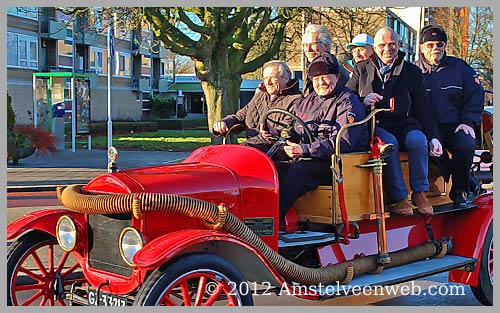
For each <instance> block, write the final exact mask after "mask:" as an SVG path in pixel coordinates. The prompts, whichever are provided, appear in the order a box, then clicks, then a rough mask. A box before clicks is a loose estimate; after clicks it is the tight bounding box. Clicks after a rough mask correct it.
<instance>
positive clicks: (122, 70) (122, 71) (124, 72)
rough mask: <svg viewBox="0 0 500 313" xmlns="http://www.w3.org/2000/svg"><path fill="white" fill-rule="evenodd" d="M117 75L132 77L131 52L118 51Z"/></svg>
mask: <svg viewBox="0 0 500 313" xmlns="http://www.w3.org/2000/svg"><path fill="white" fill-rule="evenodd" d="M115 60H116V63H115V75H116V76H122V77H130V53H124V52H116V58H115Z"/></svg>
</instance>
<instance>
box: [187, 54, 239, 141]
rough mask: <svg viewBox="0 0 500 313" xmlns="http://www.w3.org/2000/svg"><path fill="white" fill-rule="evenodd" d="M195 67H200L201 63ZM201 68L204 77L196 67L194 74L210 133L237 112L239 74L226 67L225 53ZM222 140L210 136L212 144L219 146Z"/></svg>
mask: <svg viewBox="0 0 500 313" xmlns="http://www.w3.org/2000/svg"><path fill="white" fill-rule="evenodd" d="M221 60H222V62H221ZM196 63H198V62H196ZM197 65H198V66H200V65H201V63H198V64H197ZM201 66H203V68H204V71H203V72H205V73H206V75H202V74H200V72H201V71H199V70H198V69H199V68H200V67H197V71H196V72H197V76H198V78H199V79H200V80H201V87H202V89H203V93H204V94H205V100H206V103H207V118H208V129H209V130H210V131H211V130H212V126H213V125H214V123H216V122H218V121H220V120H221V119H222V118H223V117H225V116H226V115H228V114H233V113H235V112H236V111H237V110H238V108H239V98H240V86H241V73H234V71H233V70H232V68H233V67H232V66H230V65H228V58H227V53H226V54H224V53H222V54H219V55H218V56H216V57H213V58H212V59H211V60H210V61H208V62H207V61H206V60H205V61H204V63H203V65H201ZM222 139H223V137H220V136H219V137H216V136H214V135H211V142H212V144H221V143H222Z"/></svg>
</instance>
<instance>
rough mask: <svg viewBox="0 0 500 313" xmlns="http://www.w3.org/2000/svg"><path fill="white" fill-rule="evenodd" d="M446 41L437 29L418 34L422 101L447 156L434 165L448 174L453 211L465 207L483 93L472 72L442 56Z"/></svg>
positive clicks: (468, 199)
mask: <svg viewBox="0 0 500 313" xmlns="http://www.w3.org/2000/svg"><path fill="white" fill-rule="evenodd" d="M447 41H448V38H447V36H446V32H445V31H444V29H443V28H442V27H441V26H438V25H427V26H425V27H424V28H423V29H422V30H421V32H420V57H419V60H418V61H417V62H416V65H417V66H418V67H420V69H421V70H422V74H423V80H424V85H425V89H426V100H427V102H429V103H431V105H432V110H433V112H434V116H435V118H436V120H437V122H438V130H439V135H440V139H441V142H442V144H443V148H445V149H447V150H448V151H450V152H451V154H452V159H451V161H450V160H449V158H448V154H447V153H443V155H442V156H441V157H440V158H439V159H436V160H434V161H436V163H437V164H438V166H439V168H440V170H441V173H442V174H443V177H444V178H445V179H446V180H448V179H449V175H450V174H451V179H452V187H451V192H450V198H451V200H453V203H454V205H455V207H464V206H467V205H468V204H469V203H470V202H471V201H472V200H473V197H474V194H472V193H471V192H470V186H469V172H470V168H471V166H472V160H473V157H474V149H475V147H476V142H475V138H476V135H475V133H474V127H475V126H476V125H478V124H479V123H480V121H481V113H482V111H483V106H484V90H483V87H482V86H481V82H480V81H479V78H478V75H477V74H476V72H475V71H474V70H473V69H472V68H471V67H470V66H469V65H468V64H467V63H466V62H465V61H463V60H462V59H459V58H456V57H452V56H448V55H446V45H447Z"/></svg>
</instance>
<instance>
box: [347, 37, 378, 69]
mask: <svg viewBox="0 0 500 313" xmlns="http://www.w3.org/2000/svg"><path fill="white" fill-rule="evenodd" d="M372 45H373V38H372V37H371V36H370V35H367V34H359V35H356V36H355V37H354V38H353V39H352V42H351V43H350V44H348V45H347V50H349V51H350V52H351V54H352V61H353V62H354V64H356V63H358V62H360V61H363V60H366V59H368V58H369V57H371V56H372V55H373V47H372ZM354 64H352V67H354Z"/></svg>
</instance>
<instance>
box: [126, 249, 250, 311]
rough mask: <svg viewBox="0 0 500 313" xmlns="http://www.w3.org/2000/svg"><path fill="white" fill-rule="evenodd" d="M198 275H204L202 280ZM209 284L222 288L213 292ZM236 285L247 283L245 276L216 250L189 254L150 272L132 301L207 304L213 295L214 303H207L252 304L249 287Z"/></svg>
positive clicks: (145, 303)
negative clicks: (215, 252) (214, 252)
mask: <svg viewBox="0 0 500 313" xmlns="http://www.w3.org/2000/svg"><path fill="white" fill-rule="evenodd" d="M200 277H204V278H203V280H202V279H201V278H200ZM215 278H216V279H215ZM205 280H206V281H205ZM202 281H205V283H203V282H202ZM180 285H182V287H181V286H180ZM209 286H212V287H214V286H217V288H219V287H220V288H221V289H222V292H221V293H220V295H214V294H215V291H214V290H213V288H211V287H209ZM238 286H245V287H248V285H247V284H246V280H245V277H244V276H243V274H242V273H241V272H240V271H239V270H238V268H237V267H236V266H235V265H234V264H233V263H231V262H229V261H228V260H226V259H224V258H222V257H220V256H218V255H215V254H209V253H203V254H190V255H186V256H183V257H181V258H180V259H178V260H176V261H174V262H173V263H171V264H168V265H166V266H163V267H161V268H159V269H156V270H155V271H154V272H153V273H151V275H150V276H149V277H148V278H147V279H146V281H145V282H144V285H143V286H142V287H141V289H140V290H139V292H138V294H137V297H136V299H135V301H134V305H141V306H156V305H185V304H186V303H187V302H189V303H190V305H193V306H196V305H207V302H210V301H212V300H214V299H216V300H215V301H217V303H216V304H215V303H213V304H209V305H237V306H252V305H253V298H252V291H251V290H248V289H245V290H241V291H243V292H240V290H239V288H238ZM183 288H184V291H185V293H184V298H183V292H182V291H183V290H182V289H183ZM228 288H230V289H228ZM187 291H189V296H187V295H188V292H187ZM212 295H214V296H213V297H212V298H210V296H212ZM171 296H173V297H172V298H171ZM196 299H198V301H197V300H196ZM174 300H176V301H174Z"/></svg>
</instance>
